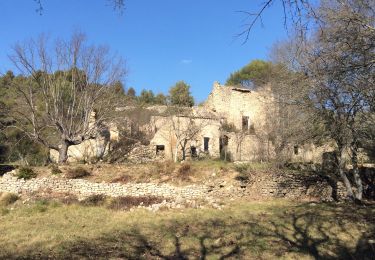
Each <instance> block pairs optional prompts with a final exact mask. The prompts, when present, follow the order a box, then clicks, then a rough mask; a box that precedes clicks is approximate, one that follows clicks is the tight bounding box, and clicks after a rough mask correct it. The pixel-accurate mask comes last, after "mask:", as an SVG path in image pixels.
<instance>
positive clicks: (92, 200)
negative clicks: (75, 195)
mask: <svg viewBox="0 0 375 260" xmlns="http://www.w3.org/2000/svg"><path fill="white" fill-rule="evenodd" d="M106 199H107V197H106V196H105V195H103V194H95V195H90V196H88V197H87V198H86V199H84V200H82V201H81V204H82V205H84V206H102V205H104V203H105V202H106Z"/></svg>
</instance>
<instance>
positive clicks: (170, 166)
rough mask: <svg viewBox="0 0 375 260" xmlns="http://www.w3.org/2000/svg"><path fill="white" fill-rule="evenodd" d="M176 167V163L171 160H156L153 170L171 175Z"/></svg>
mask: <svg viewBox="0 0 375 260" xmlns="http://www.w3.org/2000/svg"><path fill="white" fill-rule="evenodd" d="M175 168H176V164H175V163H174V162H172V161H164V162H156V163H155V167H154V169H155V171H156V173H157V174H166V175H171V174H172V173H173V171H174V169H175Z"/></svg>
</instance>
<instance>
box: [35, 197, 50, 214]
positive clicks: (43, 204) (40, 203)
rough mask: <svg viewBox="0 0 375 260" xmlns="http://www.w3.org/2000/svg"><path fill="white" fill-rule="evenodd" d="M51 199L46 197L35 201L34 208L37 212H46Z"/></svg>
mask: <svg viewBox="0 0 375 260" xmlns="http://www.w3.org/2000/svg"><path fill="white" fill-rule="evenodd" d="M48 206H49V201H48V200H46V199H39V200H37V201H35V205H34V208H33V210H35V211H37V212H46V211H47V210H48Z"/></svg>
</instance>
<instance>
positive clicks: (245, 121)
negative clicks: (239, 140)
mask: <svg viewBox="0 0 375 260" xmlns="http://www.w3.org/2000/svg"><path fill="white" fill-rule="evenodd" d="M242 130H244V131H247V130H249V117H248V116H243V117H242Z"/></svg>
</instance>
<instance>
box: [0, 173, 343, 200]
mask: <svg viewBox="0 0 375 260" xmlns="http://www.w3.org/2000/svg"><path fill="white" fill-rule="evenodd" d="M13 173H14V172H10V173H7V174H5V175H3V177H2V178H0V192H11V193H20V194H31V193H35V192H38V191H43V190H48V189H50V190H52V191H54V192H61V193H71V194H74V195H76V196H78V197H79V198H85V197H88V196H90V195H95V194H103V195H106V196H110V197H119V196H159V197H164V198H167V199H172V200H173V199H177V198H179V199H184V200H195V199H200V200H206V201H214V200H221V199H236V198H241V197H245V198H246V197H247V198H249V199H254V198H256V199H264V198H275V197H276V198H290V199H297V200H298V199H306V200H332V199H333V198H332V194H333V192H334V189H333V188H332V186H331V185H330V183H329V182H328V181H327V180H326V179H324V178H322V177H319V176H302V175H301V176H299V175H296V174H293V173H270V174H265V173H263V172H261V173H254V174H253V175H251V176H250V178H249V180H248V181H246V182H244V181H242V182H241V181H235V180H233V181H230V182H225V181H222V180H215V181H213V182H207V183H205V184H202V185H188V186H181V187H177V186H173V185H171V184H155V183H127V184H121V183H104V182H103V183H93V182H89V181H87V180H82V179H64V178H60V177H55V176H53V177H49V178H36V179H31V180H26V181H25V180H22V179H18V178H17V177H14V176H13ZM337 187H338V188H337V194H338V197H339V198H343V197H344V196H345V193H344V192H343V191H344V189H343V186H342V185H341V184H340V183H339V184H338V186H337Z"/></svg>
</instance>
